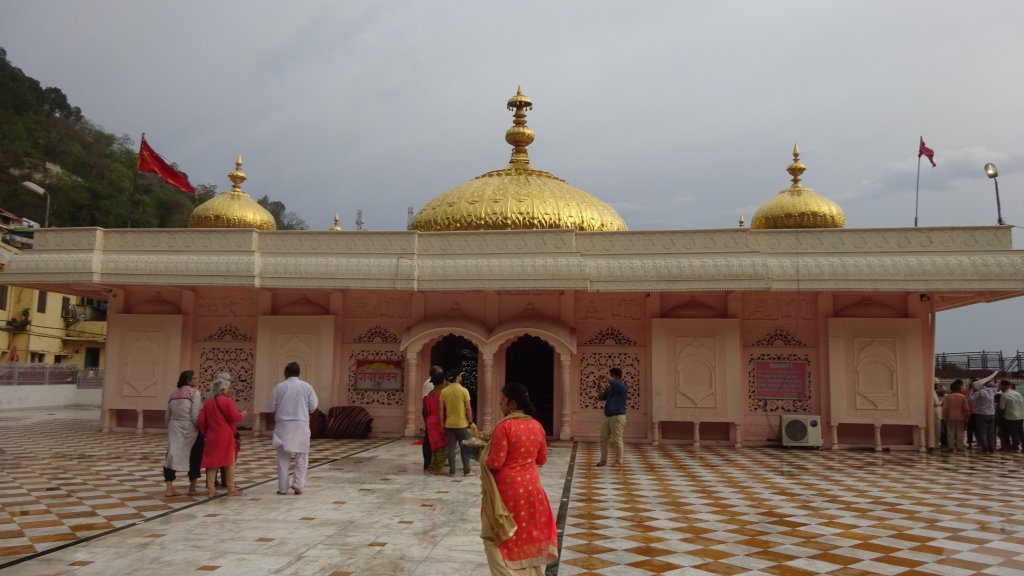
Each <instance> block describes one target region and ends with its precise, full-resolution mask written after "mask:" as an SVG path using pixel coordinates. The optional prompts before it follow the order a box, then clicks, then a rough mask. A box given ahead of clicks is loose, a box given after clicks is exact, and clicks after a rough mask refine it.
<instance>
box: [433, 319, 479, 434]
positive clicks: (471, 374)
mask: <svg viewBox="0 0 1024 576" xmlns="http://www.w3.org/2000/svg"><path fill="white" fill-rule="evenodd" d="M479 356H480V351H479V350H478V349H477V347H476V346H475V345H474V344H473V343H472V342H470V341H469V340H467V339H466V338H463V337H462V336H456V335H455V334H448V335H447V336H445V337H444V338H441V339H440V340H438V341H437V342H436V343H435V344H434V345H433V346H432V347H431V348H430V365H431V366H433V365H437V366H440V367H442V368H444V369H445V372H447V371H448V370H461V371H462V385H463V386H465V387H466V389H467V390H469V397H470V403H471V405H472V406H473V417H474V419H478V416H477V396H478V392H479V386H478V381H479V378H478V376H477V375H478V373H479V370H478V369H477V367H478V365H479Z"/></svg>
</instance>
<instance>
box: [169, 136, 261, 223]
mask: <svg viewBox="0 0 1024 576" xmlns="http://www.w3.org/2000/svg"><path fill="white" fill-rule="evenodd" d="M228 178H229V179H230V180H231V184H232V185H231V190H229V191H227V192H221V193H220V194H217V195H216V196H214V197H213V198H210V199H209V200H207V201H206V202H203V203H202V204H200V205H199V206H196V209H195V210H193V211H192V215H191V216H189V218H188V227H189V228H255V229H257V230H277V223H275V222H274V216H273V215H271V213H270V212H268V211H267V209H266V208H264V207H263V206H260V205H259V204H258V203H257V202H256V201H255V200H253V199H252V196H249V195H248V194H246V193H245V192H242V188H241V186H242V182H245V178H246V176H245V172H242V156H241V155H239V156H238V160H236V161H235V170H234V171H233V172H230V173H228Z"/></svg>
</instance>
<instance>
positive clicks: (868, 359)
mask: <svg viewBox="0 0 1024 576" xmlns="http://www.w3.org/2000/svg"><path fill="white" fill-rule="evenodd" d="M897 346H898V341H897V339H896V338H855V339H854V345H853V347H854V349H856V350H857V357H856V359H855V363H854V364H853V366H855V370H856V372H855V374H854V385H853V386H852V387H851V388H850V391H851V392H853V394H854V398H853V400H854V405H855V406H856V407H857V409H858V410H898V409H899V407H900V402H899V366H898V364H897V355H898V351H897Z"/></svg>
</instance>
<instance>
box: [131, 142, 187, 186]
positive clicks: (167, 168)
mask: <svg viewBox="0 0 1024 576" xmlns="http://www.w3.org/2000/svg"><path fill="white" fill-rule="evenodd" d="M138 170H139V172H152V173H154V174H156V175H157V176H159V177H160V178H162V179H163V181H164V182H167V183H168V184H170V185H171V186H174V187H175V188H177V189H178V190H182V191H184V192H188V193H189V194H195V193H196V189H195V188H193V187H192V184H189V181H188V177H187V176H185V175H184V174H182V173H181V172H178V171H177V170H175V169H174V168H173V167H171V165H170V164H168V163H167V161H166V160H164V159H163V158H161V157H160V155H159V154H157V153H156V151H155V150H153V149H152V148H150V146H149V144H147V143H146V135H145V134H143V135H142V145H141V146H139V167H138Z"/></svg>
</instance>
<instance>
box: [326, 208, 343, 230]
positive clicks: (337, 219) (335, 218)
mask: <svg viewBox="0 0 1024 576" xmlns="http://www.w3.org/2000/svg"><path fill="white" fill-rule="evenodd" d="M340 220H341V215H340V214H338V213H337V212H335V213H334V226H331V227H330V228H329V229H328V230H330V231H331V232H338V231H340V230H341V226H339V225H338V222H339V221H340Z"/></svg>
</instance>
